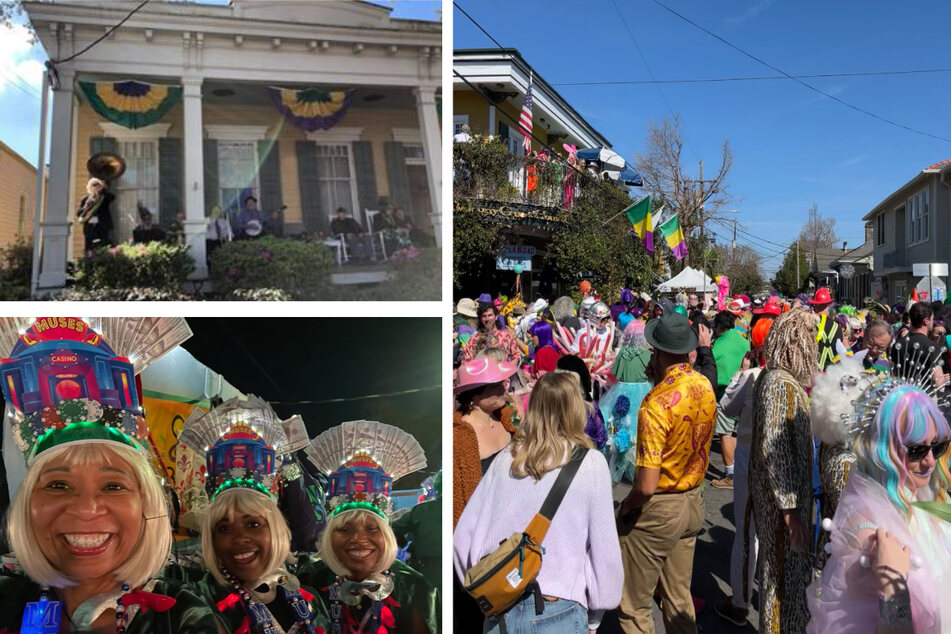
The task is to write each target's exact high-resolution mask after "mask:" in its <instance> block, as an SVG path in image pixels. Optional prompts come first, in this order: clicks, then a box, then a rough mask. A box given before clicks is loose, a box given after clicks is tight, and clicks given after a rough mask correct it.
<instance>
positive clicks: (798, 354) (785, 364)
mask: <svg viewBox="0 0 951 634" xmlns="http://www.w3.org/2000/svg"><path fill="white" fill-rule="evenodd" d="M816 334H817V330H816V318H815V315H813V314H812V313H810V312H809V311H807V310H805V309H793V310H791V311H789V312H788V313H783V314H782V315H780V316H779V317H777V318H776V321H775V322H773V327H772V328H770V329H769V334H768V335H766V369H767V370H785V371H786V372H788V373H789V374H791V375H792V376H793V378H795V379H796V381H798V382H799V384H800V385H802V386H806V385H808V384H809V381H810V380H811V379H812V375H813V374H815V373H816V372H818V370H819V345H818V343H817V342H816Z"/></svg>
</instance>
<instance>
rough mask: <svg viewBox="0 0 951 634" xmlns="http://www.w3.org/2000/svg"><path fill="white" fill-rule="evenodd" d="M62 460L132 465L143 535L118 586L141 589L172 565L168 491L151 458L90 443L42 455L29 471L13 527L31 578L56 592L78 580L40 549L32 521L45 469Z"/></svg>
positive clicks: (11, 535) (16, 502) (13, 513)
mask: <svg viewBox="0 0 951 634" xmlns="http://www.w3.org/2000/svg"><path fill="white" fill-rule="evenodd" d="M56 457H63V458H65V460H66V463H67V464H68V465H84V464H89V463H92V462H96V461H97V460H102V461H104V462H106V463H108V464H111V465H114V466H122V465H119V464H117V463H118V461H119V460H124V461H125V462H126V463H128V465H129V467H131V469H132V476H133V478H134V479H135V481H136V483H137V484H138V486H139V491H140V492H141V496H142V515H143V518H142V533H141V534H140V535H139V536H138V539H137V540H136V545H135V547H134V548H133V550H132V553H131V554H130V555H129V558H128V559H127V560H126V561H125V562H124V563H123V564H122V565H121V566H119V567H118V568H117V569H116V570H115V577H116V581H117V582H119V583H128V584H129V585H130V586H132V587H133V588H137V587H139V586H141V585H142V584H144V583H145V582H146V581H147V580H148V579H149V578H150V577H153V576H155V575H156V574H158V572H159V571H160V570H161V569H162V568H163V567H164V566H165V564H166V562H167V561H168V554H169V552H170V551H171V548H172V526H171V524H170V523H169V519H168V506H167V504H166V501H165V495H164V494H163V492H162V486H161V484H160V483H159V479H158V477H157V476H156V475H155V473H154V472H153V471H152V467H151V465H150V464H149V461H148V458H147V457H146V456H145V455H144V454H143V453H142V452H139V451H137V450H135V449H132V448H131V447H125V446H122V445H119V444H117V443H109V444H108V445H107V444H104V443H84V444H67V445H63V446H61V447H56V448H54V449H49V450H47V451H44V452H43V453H41V454H40V455H39V456H38V457H37V459H36V461H35V462H34V463H33V464H32V465H30V468H29V469H28V470H27V472H26V478H24V480H23V483H22V484H21V485H20V488H19V490H18V491H17V494H16V497H15V498H14V501H13V506H11V507H10V516H9V520H8V525H7V534H8V537H9V540H10V546H11V547H12V548H13V552H14V553H15V554H16V556H17V560H18V561H19V562H20V563H21V564H22V565H23V569H24V570H26V573H27V574H28V575H29V576H30V578H31V579H33V581H35V582H36V583H38V584H40V585H47V586H52V587H54V588H65V587H67V586H74V585H76V581H75V580H73V579H70V578H69V577H67V576H66V575H64V574H63V573H62V572H61V571H59V570H57V568H56V566H55V565H54V563H53V562H51V561H50V560H49V559H47V558H46V556H45V555H44V554H43V551H42V550H40V545H39V543H38V542H37V540H36V535H35V534H34V532H33V525H32V523H31V519H30V517H31V516H30V500H31V498H32V497H33V491H34V489H35V488H36V485H37V483H38V482H39V479H40V474H41V473H42V472H43V468H44V466H45V465H46V464H48V463H49V462H50V461H51V460H52V459H53V458H56Z"/></svg>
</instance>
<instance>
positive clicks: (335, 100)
mask: <svg viewBox="0 0 951 634" xmlns="http://www.w3.org/2000/svg"><path fill="white" fill-rule="evenodd" d="M267 91H268V94H269V95H270V97H271V101H273V102H274V105H275V106H277V109H278V110H280V112H281V114H282V115H284V118H285V119H287V120H288V121H290V122H291V123H293V124H294V125H296V126H297V127H298V128H301V129H302V130H306V131H307V132H313V131H314V130H329V129H330V128H332V127H334V126H335V125H337V124H338V123H340V120H341V119H343V117H344V115H345V114H347V109H348V108H349V107H350V95H351V94H353V91H352V90H325V89H323V88H305V89H303V90H296V89H293V88H277V87H275V86H268V89H267Z"/></svg>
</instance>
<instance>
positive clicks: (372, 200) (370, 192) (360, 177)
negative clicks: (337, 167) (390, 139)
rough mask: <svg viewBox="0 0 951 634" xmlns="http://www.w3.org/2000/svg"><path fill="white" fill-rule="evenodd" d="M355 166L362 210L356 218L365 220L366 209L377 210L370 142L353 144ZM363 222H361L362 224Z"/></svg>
mask: <svg viewBox="0 0 951 634" xmlns="http://www.w3.org/2000/svg"><path fill="white" fill-rule="evenodd" d="M353 166H354V169H355V170H356V172H357V173H356V177H357V201H358V203H359V205H360V209H359V211H358V212H357V213H355V214H353V216H354V218H361V219H363V218H364V216H363V210H364V209H377V207H378V206H379V205H378V203H379V198H378V197H377V193H376V170H375V169H374V168H373V144H372V143H370V142H369V141H354V142H353ZM362 222H363V221H362V220H361V223H362Z"/></svg>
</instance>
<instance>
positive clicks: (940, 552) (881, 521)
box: [806, 465, 951, 634]
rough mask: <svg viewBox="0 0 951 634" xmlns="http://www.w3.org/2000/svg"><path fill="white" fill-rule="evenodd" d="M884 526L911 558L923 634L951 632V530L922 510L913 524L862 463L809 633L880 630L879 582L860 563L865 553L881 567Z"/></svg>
mask: <svg viewBox="0 0 951 634" xmlns="http://www.w3.org/2000/svg"><path fill="white" fill-rule="evenodd" d="M933 497H934V494H933V491H931V490H925V491H920V492H919V495H918V499H919V501H922V502H924V501H930V500H932V499H933ZM879 527H881V528H884V529H885V530H886V531H888V532H889V533H891V534H892V535H893V536H894V537H895V538H896V539H898V540H899V541H900V542H901V543H903V544H905V545H906V546H907V547H908V549H909V551H910V553H911V561H912V566H911V570H910V571H909V573H908V590H909V594H910V597H911V610H912V621H913V623H914V627H915V632H916V634H941V633H942V632H951V599H949V597H951V595H949V590H948V587H949V584H951V524H949V523H947V522H943V521H942V520H940V519H938V518H937V517H935V516H933V515H931V514H929V513H927V512H926V511H922V510H920V509H917V508H916V509H913V511H912V514H911V517H910V518H906V515H905V513H904V512H902V511H901V510H900V509H899V508H898V507H897V506H895V504H893V503H892V502H891V500H890V499H889V497H888V494H887V493H886V491H885V488H884V487H883V486H882V485H881V484H879V483H878V482H876V481H875V480H873V479H872V478H870V477H869V476H867V475H865V474H863V473H861V472H860V471H859V469H858V467H857V466H855V465H854V466H853V467H852V470H851V472H850V473H849V481H848V483H847V484H846V485H845V489H844V490H843V492H842V497H841V499H840V500H839V506H838V509H837V510H836V513H835V518H834V519H833V527H832V536H831V541H830V543H829V549H830V550H829V561H828V563H827V564H826V566H825V568H824V569H823V571H822V575H821V577H820V578H819V579H818V580H816V581H814V582H813V583H812V584H811V585H810V586H809V589H808V591H807V593H806V595H807V599H808V601H809V611H810V613H811V615H812V620H811V621H810V622H809V627H808V630H807V631H808V632H809V634H821V633H825V632H836V633H837V634H869V633H872V632H875V628H876V626H877V624H878V620H879V617H878V584H877V578H876V574H875V572H874V571H873V570H872V568H871V567H863V566H862V565H861V563H860V561H859V559H860V557H861V556H862V555H865V556H866V557H867V558H868V559H869V560H871V561H874V558H873V556H872V554H871V553H870V552H867V543H868V540H869V537H870V536H871V534H872V533H874V531H875V530H876V529H878V528H879ZM942 624H943V626H942Z"/></svg>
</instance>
